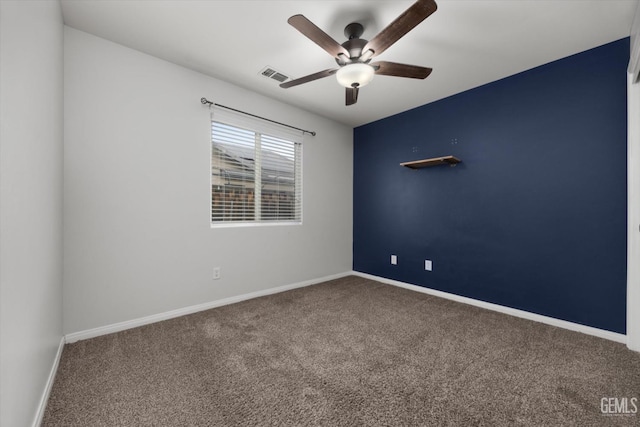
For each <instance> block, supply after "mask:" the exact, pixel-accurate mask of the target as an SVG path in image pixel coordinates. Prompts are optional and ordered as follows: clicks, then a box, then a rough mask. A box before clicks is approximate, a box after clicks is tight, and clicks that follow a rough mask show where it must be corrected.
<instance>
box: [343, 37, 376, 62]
mask: <svg viewBox="0 0 640 427" xmlns="http://www.w3.org/2000/svg"><path fill="white" fill-rule="evenodd" d="M367 43H368V40H365V39H350V40H347V41H346V42H344V43H342V47H344V48H345V49H347V51H349V58H350V59H351V61H352V62H358V58H360V56H361V55H362V49H363V48H364V47H365V46H366V44H367ZM370 60H371V59H370V58H369V60H367V61H366V62H369V61H370ZM336 62H337V63H338V64H339V65H344V64H341V63H340V60H339V59H338V58H336Z"/></svg>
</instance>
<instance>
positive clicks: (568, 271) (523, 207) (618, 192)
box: [353, 38, 629, 333]
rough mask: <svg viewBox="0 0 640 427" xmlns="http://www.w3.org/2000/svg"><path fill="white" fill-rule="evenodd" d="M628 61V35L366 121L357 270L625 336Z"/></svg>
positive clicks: (359, 170) (360, 150) (358, 163)
mask: <svg viewBox="0 0 640 427" xmlns="http://www.w3.org/2000/svg"><path fill="white" fill-rule="evenodd" d="M628 59H629V39H628V38H626V39H622V40H619V41H616V42H613V43H609V44H607V45H604V46H601V47H598V48H595V49H591V50H588V51H586V52H582V53H579V54H577V55H573V56H570V57H568V58H564V59H561V60H558V61H555V62H552V63H549V64H546V65H543V66H540V67H537V68H534V69H531V70H529V71H526V72H523V73H520V74H517V75H514V76H511V77H508V78H505V79H502V80H499V81H496V82H493V83H490V84H487V85H484V86H481V87H478V88H476V89H472V90H469V91H467V92H463V93H460V94H458V95H454V96H452V97H449V98H446V99H443V100H440V101H437V102H434V103H431V104H427V105H424V106H422V107H419V108H416V109H413V110H410V111H407V112H404V113H401V114H398V115H395V116H392V117H389V118H386V119H383V120H379V121H376V122H373V123H370V124H367V125H364V126H361V127H358V128H356V129H355V130H354V227H353V229H354V231H353V233H354V235H353V240H354V256H353V268H354V270H355V271H360V272H364V273H369V274H373V275H376V276H381V277H386V278H389V279H395V280H399V281H402V282H407V283H412V284H416V285H419V286H424V287H428V288H432V289H436V290H441V291H445V292H449V293H453V294H457V295H462V296H465V297H470V298H474V299H477V300H482V301H488V302H491V303H495V304H500V305H503V306H507V307H512V308H517V309H521V310H526V311H529V312H533V313H538V314H542V315H545V316H551V317H554V318H557V319H563V320H567V321H571V322H575V323H580V324H583V325H588V326H593V327H596V328H601V329H605V330H609V331H613V332H618V333H625V330H626V328H625V320H626V222H627V184H626V178H627V103H626V102H627V99H626V84H627V75H626V67H627V63H628ZM471 65H472V64H471ZM437 72H438V70H437V69H436V70H435V71H434V73H437ZM378 78H387V77H378ZM415 84H416V90H429V83H428V80H427V81H425V82H424V83H423V82H416V83H415ZM445 155H455V156H456V157H458V158H460V159H461V160H462V163H460V164H458V165H457V166H455V167H450V166H434V167H430V168H425V169H419V170H411V169H408V168H405V167H401V166H399V163H401V162H405V161H411V160H418V159H423V158H429V157H438V156H445ZM392 254H395V255H397V256H398V265H395V266H394V265H391V263H390V256H391V255H392ZM425 259H430V260H432V261H433V271H431V272H428V271H425V270H424V260H425Z"/></svg>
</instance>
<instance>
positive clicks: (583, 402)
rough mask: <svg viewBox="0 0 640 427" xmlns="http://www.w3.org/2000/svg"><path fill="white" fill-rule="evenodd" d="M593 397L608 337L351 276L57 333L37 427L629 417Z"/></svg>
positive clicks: (638, 369) (600, 421)
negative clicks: (157, 317)
mask: <svg viewBox="0 0 640 427" xmlns="http://www.w3.org/2000/svg"><path fill="white" fill-rule="evenodd" d="M608 397H617V398H619V399H620V398H625V397H626V398H627V399H630V398H632V397H635V398H640V354H639V353H634V352H632V351H630V350H628V349H627V348H626V347H625V346H624V345H622V344H617V343H614V342H610V341H607V340H603V339H599V338H594V337H591V336H587V335H584V334H580V333H576V332H570V331H566V330H563V329H559V328H554V327H551V326H546V325H543V324H540V323H535V322H531V321H528V320H523V319H519V318H515V317H510V316H507V315H503V314H499V313H495V312H491V311H487V310H483V309H479V308H475V307H472V306H468V305H464V304H460V303H456V302H452V301H449V300H444V299H440V298H436V297H432V296H428V295H425V294H422V293H417V292H413V291H409V290H406V289H401V288H397V287H393V286H390V285H384V284H381V283H377V282H374V281H370V280H366V279H363V278H360V277H353V276H351V277H346V278H343V279H338V280H333V281H330V282H326V283H323V284H319V285H315V286H310V287H307V288H301V289H296V290H292V291H288V292H284V293H280V294H276V295H271V296H266V297H262V298H257V299H254V300H250V301H245V302H242V303H238V304H233V305H229V306H225V307H221V308H216V309H212V310H208V311H204V312H200V313H196V314H193V315H189V316H184V317H180V318H176V319H172V320H167V321H164V322H160V323H156V324H152V325H148V326H143V327H140V328H136V329H131V330H127V331H123V332H119V333H116V334H112V335H107V336H103V337H98V338H94V339H91V340H86V341H80V342H77V343H74V344H67V345H66V346H65V347H64V352H63V354H62V359H61V362H60V367H59V370H58V373H57V376H56V380H55V384H54V386H53V390H52V393H51V397H50V399H49V403H48V406H47V409H46V413H45V417H44V423H43V425H44V426H152V425H153V426H240V425H242V426H245V425H248V426H281V425H290V426H316V425H318V426H410V425H426V426H446V425H455V426H474V425H478V426H514V425H527V426H528V425H535V426H607V425H640V414H635V415H634V414H628V415H625V416H611V415H609V416H605V415H603V414H602V412H601V399H602V398H608ZM637 406H638V409H640V402H638V403H637ZM628 408H629V410H631V409H633V406H632V405H631V404H630V403H629V406H628Z"/></svg>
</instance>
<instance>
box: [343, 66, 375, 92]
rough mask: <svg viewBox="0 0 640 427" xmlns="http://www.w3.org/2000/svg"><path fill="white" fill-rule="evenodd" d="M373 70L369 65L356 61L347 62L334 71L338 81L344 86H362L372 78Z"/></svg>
mask: <svg viewBox="0 0 640 427" xmlns="http://www.w3.org/2000/svg"><path fill="white" fill-rule="evenodd" d="M374 73H375V70H374V69H373V67H372V66H371V65H368V64H362V63H356V64H347V65H345V66H344V67H342V68H340V69H339V70H338V72H337V73H336V78H337V79H338V83H340V84H341V85H342V86H344V87H358V88H360V87H362V86H366V85H367V84H369V82H370V81H371V80H372V79H373V74H374Z"/></svg>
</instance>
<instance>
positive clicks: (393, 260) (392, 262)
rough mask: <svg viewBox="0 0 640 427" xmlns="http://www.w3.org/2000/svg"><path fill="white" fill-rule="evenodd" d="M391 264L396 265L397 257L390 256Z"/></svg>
mask: <svg viewBox="0 0 640 427" xmlns="http://www.w3.org/2000/svg"><path fill="white" fill-rule="evenodd" d="M391 264H392V265H397V264H398V257H397V256H395V255H391Z"/></svg>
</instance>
